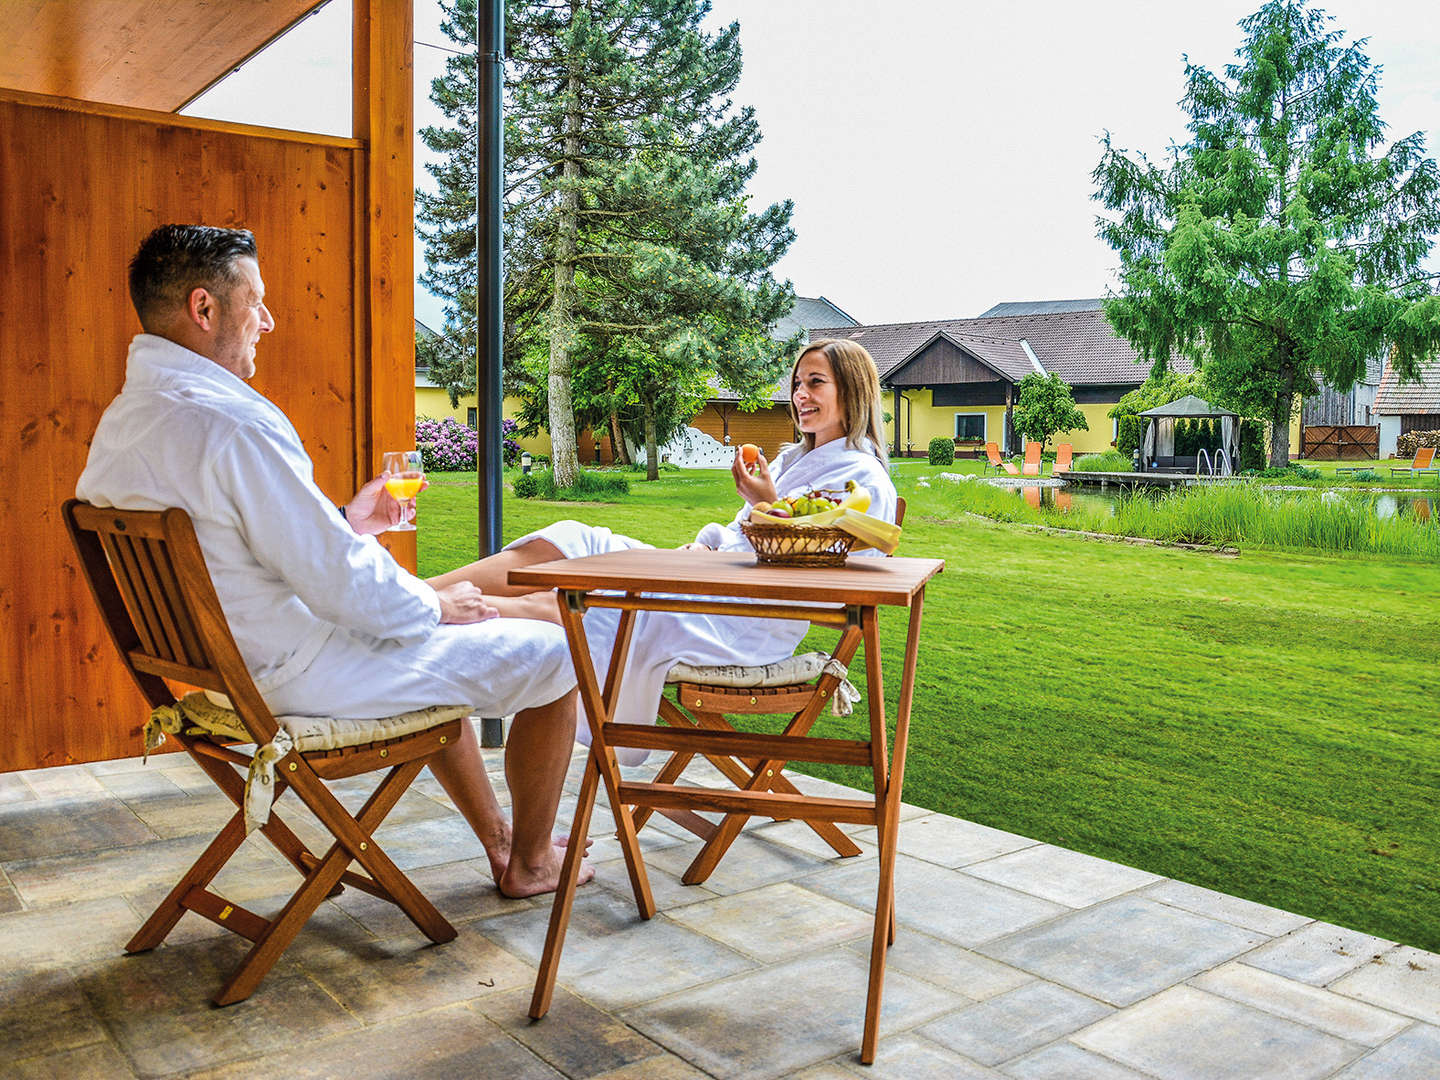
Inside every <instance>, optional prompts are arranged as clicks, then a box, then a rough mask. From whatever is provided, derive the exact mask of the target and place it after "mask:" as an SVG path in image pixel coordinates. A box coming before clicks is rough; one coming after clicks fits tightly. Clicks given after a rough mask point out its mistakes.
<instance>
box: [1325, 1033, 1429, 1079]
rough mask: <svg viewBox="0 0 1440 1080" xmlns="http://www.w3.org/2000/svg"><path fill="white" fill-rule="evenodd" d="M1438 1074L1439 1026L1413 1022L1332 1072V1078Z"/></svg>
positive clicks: (1390, 1077)
mask: <svg viewBox="0 0 1440 1080" xmlns="http://www.w3.org/2000/svg"><path fill="white" fill-rule="evenodd" d="M1422 1076H1429V1077H1434V1076H1440V1028H1437V1027H1431V1026H1430V1025H1429V1024H1415V1025H1413V1026H1412V1027H1411V1028H1410V1029H1409V1030H1407V1031H1403V1032H1401V1033H1400V1034H1399V1035H1397V1036H1395V1038H1393V1039H1391V1040H1390V1041H1389V1042H1388V1043H1386V1044H1385V1045H1384V1046H1382V1047H1380V1048H1379V1049H1378V1050H1372V1051H1371V1052H1370V1053H1368V1054H1366V1055H1365V1056H1364V1057H1363V1058H1361V1059H1360V1060H1359V1061H1357V1062H1356V1063H1355V1064H1354V1065H1351V1066H1350V1067H1349V1068H1348V1069H1343V1070H1341V1071H1340V1072H1338V1073H1336V1074H1335V1080H1416V1078H1417V1077H1422Z"/></svg>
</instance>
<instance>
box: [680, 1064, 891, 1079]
mask: <svg viewBox="0 0 1440 1080" xmlns="http://www.w3.org/2000/svg"><path fill="white" fill-rule="evenodd" d="M862 1067H863V1066H862ZM699 1075H701V1076H709V1075H710V1074H709V1073H701V1074H699ZM791 1080H855V1074H854V1072H852V1071H851V1070H849V1069H847V1068H845V1067H844V1066H843V1065H840V1064H838V1063H836V1062H834V1061H826V1062H822V1063H821V1064H819V1065H812V1066H811V1067H810V1068H808V1069H804V1070H802V1071H801V1072H798V1073H795V1074H794V1076H793V1077H792V1078H791Z"/></svg>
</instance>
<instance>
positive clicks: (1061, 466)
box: [1050, 442, 1075, 476]
mask: <svg viewBox="0 0 1440 1080" xmlns="http://www.w3.org/2000/svg"><path fill="white" fill-rule="evenodd" d="M1074 457H1075V448H1074V447H1073V446H1071V445H1070V444H1069V443H1068V442H1062V443H1061V444H1060V445H1059V446H1058V447H1056V448H1055V467H1054V468H1052V469H1051V470H1050V475H1051V476H1059V475H1060V474H1061V473H1067V472H1069V471H1070V463H1071V461H1073V460H1074Z"/></svg>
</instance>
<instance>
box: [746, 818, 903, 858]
mask: <svg viewBox="0 0 1440 1080" xmlns="http://www.w3.org/2000/svg"><path fill="white" fill-rule="evenodd" d="M842 831H843V830H842ZM872 832H873V830H872ZM746 835H748V836H753V837H754V838H755V839H757V840H764V841H766V842H767V843H771V844H784V845H785V846H786V847H792V848H796V849H798V850H800V851H803V852H805V854H807V855H814V856H815V857H816V858H817V859H824V860H826V861H827V862H831V863H834V864H835V865H837V866H850V865H851V864H853V863H859V862H866V861H868V860H870V859H873V858H875V857H876V856H877V855H878V854H879V853H880V850H879V848H877V847H876V846H875V844H874V842H873V841H869V842H867V841H866V840H864V839H862V838H860V837H858V836H853V835H852V836H851V837H850V839H851V840H853V841H854V842H855V844H856V846H858V847H859V848H860V854H859V855H846V856H844V857H843V858H842V857H841V856H840V855H839V854H837V853H836V851H835V849H834V848H832V847H831V846H830V845H829V844H827V843H826V842H825V841H824V839H822V838H821V837H820V835H819V834H818V833H816V831H815V830H814V829H812V828H810V826H809V825H807V824H806V823H805V822H803V821H772V822H769V823H768V824H765V825H760V826H756V827H751V828H747V829H746Z"/></svg>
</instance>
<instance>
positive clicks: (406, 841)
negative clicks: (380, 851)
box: [375, 814, 485, 874]
mask: <svg viewBox="0 0 1440 1080" xmlns="http://www.w3.org/2000/svg"><path fill="white" fill-rule="evenodd" d="M375 840H376V841H377V842H378V843H379V844H380V846H381V847H382V848H384V849H385V853H386V854H387V855H389V856H390V859H391V861H393V862H394V863H395V865H396V866H398V867H399V868H400V869H401V870H404V871H405V872H406V873H407V874H408V873H409V872H410V871H411V870H415V869H418V868H419V867H422V866H436V865H438V864H440V863H449V862H460V861H461V860H464V859H476V858H484V857H485V848H484V845H482V844H481V843H480V840H479V838H478V837H477V836H476V835H475V833H474V832H473V831H472V830H471V828H470V826H469V824H467V823H466V821H465V819H464V818H462V817H460V816H459V815H458V814H451V815H448V816H446V817H443V818H435V819H432V820H429V821H413V822H410V823H408V824H404V825H382V826H381V827H380V828H378V829H376V830H375Z"/></svg>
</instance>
